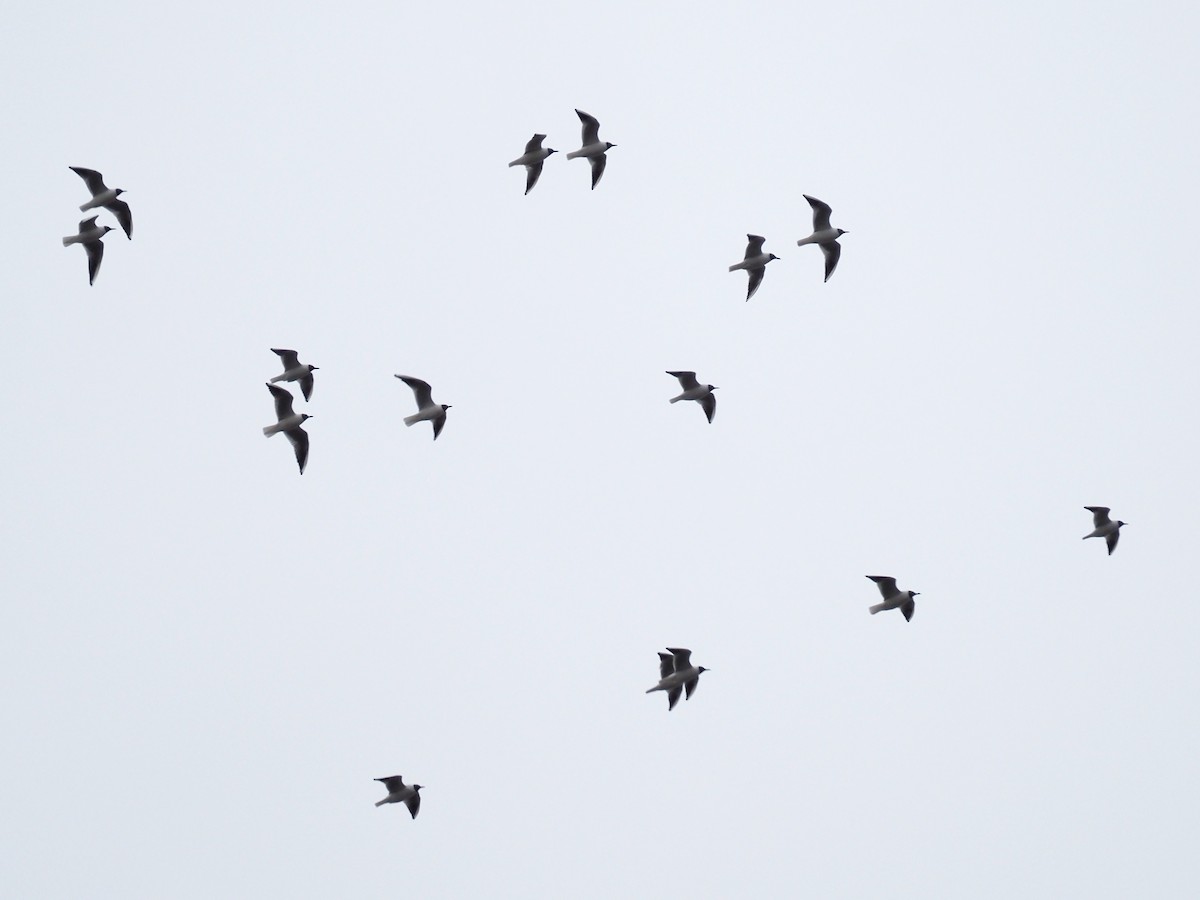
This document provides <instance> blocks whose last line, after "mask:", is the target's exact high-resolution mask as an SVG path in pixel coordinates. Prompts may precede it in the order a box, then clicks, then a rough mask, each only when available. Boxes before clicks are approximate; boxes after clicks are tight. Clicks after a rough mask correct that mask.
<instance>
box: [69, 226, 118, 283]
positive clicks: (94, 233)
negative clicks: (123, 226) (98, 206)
mask: <svg viewBox="0 0 1200 900" xmlns="http://www.w3.org/2000/svg"><path fill="white" fill-rule="evenodd" d="M97 218H99V217H98V216H92V217H91V218H90V219H84V220H83V221H82V222H80V223H79V233H78V234H69V235H67V236H66V237H65V238H63V239H62V242H63V246H64V247H70V246H71V245H72V244H83V249H84V250H86V251H87V260H88V284H95V283H96V273H97V272H99V271H100V263H101V262H103V260H104V243H103V242H102V241H101V240H100V238H102V237H104V236H105V235H106V234H108V233H109V232H110V231H112V230H113V228H112V227H111V226H109V225H102V226H100V227H97V226H96V219H97Z"/></svg>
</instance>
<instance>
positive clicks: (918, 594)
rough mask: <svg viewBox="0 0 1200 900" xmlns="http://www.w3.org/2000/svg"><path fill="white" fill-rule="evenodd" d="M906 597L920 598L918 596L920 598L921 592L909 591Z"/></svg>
mask: <svg viewBox="0 0 1200 900" xmlns="http://www.w3.org/2000/svg"><path fill="white" fill-rule="evenodd" d="M908 596H910V597H920V596H921V592H920V591H909V592H908Z"/></svg>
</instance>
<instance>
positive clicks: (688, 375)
mask: <svg viewBox="0 0 1200 900" xmlns="http://www.w3.org/2000/svg"><path fill="white" fill-rule="evenodd" d="M667 374H668V375H674V376H675V377H676V378H678V379H679V386H680V387H681V388H683V389H684V390H685V391H690V390H691V389H692V388H696V387H700V382H698V381H697V380H696V373H695V372H668V373H667Z"/></svg>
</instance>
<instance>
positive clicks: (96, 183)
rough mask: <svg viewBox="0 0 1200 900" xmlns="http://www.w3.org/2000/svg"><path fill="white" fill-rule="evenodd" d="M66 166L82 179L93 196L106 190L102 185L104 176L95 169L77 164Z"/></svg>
mask: <svg viewBox="0 0 1200 900" xmlns="http://www.w3.org/2000/svg"><path fill="white" fill-rule="evenodd" d="M67 168H68V169H70V170H71V171H72V172H74V173H75V174H76V175H78V176H79V177H80V178H82V179H83V181H84V184H86V185H87V187H88V190H89V191H91V192H92V196H93V197H95V196H96V195H97V194H103V193H104V192H105V191H107V190H108V188H107V187H105V186H104V176H103V175H101V174H100V173H99V172H97V171H96V170H95V169H84V168H81V167H79V166H67Z"/></svg>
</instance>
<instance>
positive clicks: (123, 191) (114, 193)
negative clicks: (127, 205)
mask: <svg viewBox="0 0 1200 900" xmlns="http://www.w3.org/2000/svg"><path fill="white" fill-rule="evenodd" d="M123 193H125V189H124V188H117V189H116V190H115V191H113V196H114V197H120V196H121V195H122V194H123Z"/></svg>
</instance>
